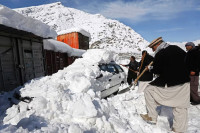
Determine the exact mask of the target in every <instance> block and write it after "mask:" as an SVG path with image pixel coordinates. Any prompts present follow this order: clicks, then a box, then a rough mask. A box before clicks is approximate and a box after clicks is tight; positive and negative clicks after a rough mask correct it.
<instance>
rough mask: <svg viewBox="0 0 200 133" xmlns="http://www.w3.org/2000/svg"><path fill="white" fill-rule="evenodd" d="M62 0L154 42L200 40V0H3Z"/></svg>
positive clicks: (39, 0) (7, 0)
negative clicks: (112, 21)
mask: <svg viewBox="0 0 200 133" xmlns="http://www.w3.org/2000/svg"><path fill="white" fill-rule="evenodd" d="M58 1H60V2H62V4H63V5H64V6H66V7H71V8H76V9H79V10H82V11H85V12H88V13H91V14H102V15H103V16H105V17H107V18H110V19H115V20H119V21H120V22H122V23H124V24H125V25H127V26H130V27H131V28H132V29H133V30H135V31H136V32H137V33H139V34H140V35H141V36H142V37H143V38H144V39H146V40H147V41H149V42H151V41H152V40H154V39H155V38H157V37H159V36H162V37H163V39H164V40H165V41H169V42H187V41H195V40H200V1H199V0H1V1H0V4H2V5H4V6H7V7H9V8H12V9H13V8H22V7H29V6H37V5H42V4H49V3H53V2H58Z"/></svg>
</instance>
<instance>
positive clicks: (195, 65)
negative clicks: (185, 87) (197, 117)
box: [185, 42, 200, 105]
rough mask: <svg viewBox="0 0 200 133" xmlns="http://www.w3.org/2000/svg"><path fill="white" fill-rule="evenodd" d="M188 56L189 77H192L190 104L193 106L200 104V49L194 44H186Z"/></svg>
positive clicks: (186, 59) (186, 60)
mask: <svg viewBox="0 0 200 133" xmlns="http://www.w3.org/2000/svg"><path fill="white" fill-rule="evenodd" d="M185 47H186V50H187V55H186V58H185V62H186V67H187V70H188V75H189V76H190V102H191V104H192V105H197V104H200V96H199V95H198V86H199V61H200V59H199V54H200V52H199V47H195V44H194V43H193V42H188V43H186V44H185Z"/></svg>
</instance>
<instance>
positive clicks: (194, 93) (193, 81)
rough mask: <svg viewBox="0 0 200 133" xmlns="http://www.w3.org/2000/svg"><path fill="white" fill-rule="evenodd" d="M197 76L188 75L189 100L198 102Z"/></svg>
mask: <svg viewBox="0 0 200 133" xmlns="http://www.w3.org/2000/svg"><path fill="white" fill-rule="evenodd" d="M198 87H199V76H190V98H191V102H194V103H200V96H199V95H198Z"/></svg>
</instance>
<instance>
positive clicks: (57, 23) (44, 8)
mask: <svg viewBox="0 0 200 133" xmlns="http://www.w3.org/2000/svg"><path fill="white" fill-rule="evenodd" d="M15 10H16V11H17V12H19V13H21V14H23V15H25V16H29V17H32V18H35V19H38V20H40V21H42V22H44V23H46V24H48V25H49V26H51V27H53V29H55V30H56V31H57V32H60V31H63V30H67V29H71V28H74V27H78V28H82V29H84V30H86V31H88V32H89V33H90V34H91V40H90V48H104V49H110V50H113V51H116V52H117V53H127V52H128V53H141V51H142V50H143V49H146V46H147V44H148V42H147V41H146V40H145V39H143V38H142V37H141V35H139V34H138V33H136V32H135V31H134V30H133V29H131V28H130V27H128V26H126V25H124V24H122V23H120V22H119V21H117V20H111V19H107V18H105V17H104V16H102V15H100V14H95V15H93V14H89V13H86V12H83V11H80V10H77V9H73V8H68V7H64V6H63V5H62V4H61V3H60V2H57V3H52V4H47V5H41V6H32V7H26V8H18V9H15ZM147 50H149V49H147Z"/></svg>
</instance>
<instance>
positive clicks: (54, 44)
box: [43, 39, 86, 57]
mask: <svg viewBox="0 0 200 133" xmlns="http://www.w3.org/2000/svg"><path fill="white" fill-rule="evenodd" d="M43 47H44V49H45V50H51V51H54V52H60V53H67V54H68V56H78V57H81V56H82V55H83V53H85V52H86V51H85V50H81V49H74V48H72V47H70V46H69V45H68V44H66V43H63V42H60V41H57V40H54V39H44V40H43Z"/></svg>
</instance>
